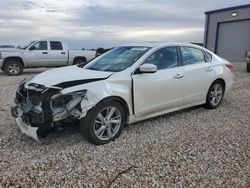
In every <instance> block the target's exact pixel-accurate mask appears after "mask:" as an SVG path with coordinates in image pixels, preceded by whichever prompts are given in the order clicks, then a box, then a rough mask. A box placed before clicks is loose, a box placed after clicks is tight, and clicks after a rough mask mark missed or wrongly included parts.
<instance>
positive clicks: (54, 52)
mask: <svg viewBox="0 0 250 188" xmlns="http://www.w3.org/2000/svg"><path fill="white" fill-rule="evenodd" d="M63 48H64V47H63V45H62V42H60V41H50V66H52V67H58V66H66V65H67V64H68V50H67V49H63Z"/></svg>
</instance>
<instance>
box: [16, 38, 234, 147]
mask: <svg viewBox="0 0 250 188" xmlns="http://www.w3.org/2000/svg"><path fill="white" fill-rule="evenodd" d="M232 68H233V65H232V64H231V63H229V62H228V61H226V60H224V59H222V58H220V57H218V56H217V55H215V54H213V53H212V52H210V51H208V50H207V49H205V48H203V47H199V46H197V45H192V44H186V43H183V44H182V43H162V44H134V45H126V46H120V47H117V48H115V49H113V50H111V51H109V52H107V53H105V54H103V55H101V56H100V57H98V58H96V59H94V60H93V61H91V62H90V63H88V64H87V65H85V66H84V67H82V66H79V65H78V66H69V67H63V68H59V69H54V70H49V71H45V72H43V73H41V74H38V75H36V76H35V77H34V78H32V79H31V80H29V81H24V82H21V83H20V85H19V86H18V88H17V90H16V98H15V103H16V104H15V106H14V107H13V108H12V115H13V116H14V117H15V119H16V122H17V125H18V126H19V127H20V129H21V130H22V132H23V133H25V134H27V135H29V136H31V137H32V138H34V139H36V140H39V138H40V137H44V136H45V135H46V134H47V133H48V132H50V131H51V130H52V127H56V126H59V127H60V126H62V125H63V123H64V122H65V121H69V120H71V121H73V120H80V129H81V131H82V133H83V135H84V136H85V137H86V138H87V139H88V140H89V141H90V142H91V143H94V144H98V145H99V144H105V143H108V142H110V141H112V140H114V139H115V138H117V137H118V136H119V135H120V134H121V132H122V129H123V127H124V125H125V124H129V123H134V122H137V121H141V120H144V119H147V118H151V117H155V116H158V115H162V114H165V113H169V112H173V111H176V110H181V109H184V108H188V107H191V106H195V105H200V104H205V105H206V107H207V108H211V109H214V108H217V107H218V106H219V105H220V104H221V101H222V98H223V96H224V94H225V93H227V92H228V91H229V90H230V88H231V86H232V84H233V76H232ZM68 73H70V74H68ZM166 128H167V127H166Z"/></svg>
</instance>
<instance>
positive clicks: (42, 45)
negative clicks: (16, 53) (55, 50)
mask: <svg viewBox="0 0 250 188" xmlns="http://www.w3.org/2000/svg"><path fill="white" fill-rule="evenodd" d="M30 49H31V50H48V45H47V41H40V42H37V43H36V44H34V45H33V46H32V47H30Z"/></svg>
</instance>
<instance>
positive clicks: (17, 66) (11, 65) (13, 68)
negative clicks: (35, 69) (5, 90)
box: [3, 59, 23, 76]
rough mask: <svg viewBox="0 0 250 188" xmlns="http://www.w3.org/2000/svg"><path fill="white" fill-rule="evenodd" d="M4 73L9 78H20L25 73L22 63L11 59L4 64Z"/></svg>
mask: <svg viewBox="0 0 250 188" xmlns="http://www.w3.org/2000/svg"><path fill="white" fill-rule="evenodd" d="M3 71H4V72H5V73H6V74H7V75H9V76H19V75H20V74H22V72H23V65H22V63H21V62H20V61H18V60H15V59H11V60H8V61H7V62H6V63H5V64H4V67H3Z"/></svg>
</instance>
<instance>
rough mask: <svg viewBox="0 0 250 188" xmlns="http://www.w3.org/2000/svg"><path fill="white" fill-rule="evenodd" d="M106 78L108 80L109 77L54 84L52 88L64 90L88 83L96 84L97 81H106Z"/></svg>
mask: <svg viewBox="0 0 250 188" xmlns="http://www.w3.org/2000/svg"><path fill="white" fill-rule="evenodd" d="M107 78H109V77H106V78H94V79H84V80H74V81H68V82H62V83H60V84H56V85H54V86H55V87H60V88H62V89H65V88H68V87H73V86H77V85H82V84H87V83H90V82H97V81H101V80H106V79H107Z"/></svg>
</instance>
